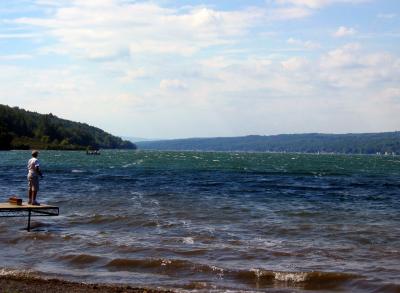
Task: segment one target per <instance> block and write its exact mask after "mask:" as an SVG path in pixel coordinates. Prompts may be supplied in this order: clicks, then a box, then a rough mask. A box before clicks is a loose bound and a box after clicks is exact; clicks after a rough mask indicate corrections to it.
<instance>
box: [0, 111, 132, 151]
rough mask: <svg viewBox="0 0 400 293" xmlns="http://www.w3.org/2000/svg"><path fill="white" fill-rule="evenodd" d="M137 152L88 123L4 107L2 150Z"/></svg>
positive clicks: (0, 119)
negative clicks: (102, 149)
mask: <svg viewBox="0 0 400 293" xmlns="http://www.w3.org/2000/svg"><path fill="white" fill-rule="evenodd" d="M30 148H38V149H53V150H54V149H56V150H57V149H59V150H82V149H99V148H107V149H115V148H121V149H135V148H136V145H135V144H133V143H131V142H129V141H123V140H122V139H121V138H119V137H116V136H113V135H111V134H109V133H107V132H105V131H103V130H101V129H99V128H96V127H93V126H89V125H87V124H85V123H79V122H73V121H69V120H65V119H60V118H58V117H57V116H54V115H52V114H46V115H43V114H39V113H35V112H29V111H25V110H23V109H19V108H18V107H13V108H12V107H9V106H5V105H0V149H2V150H8V149H30Z"/></svg>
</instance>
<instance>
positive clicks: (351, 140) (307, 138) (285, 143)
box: [136, 132, 400, 154]
mask: <svg viewBox="0 0 400 293" xmlns="http://www.w3.org/2000/svg"><path fill="white" fill-rule="evenodd" d="M136 144H137V145H138V147H139V148H141V149H154V150H199V151H259V152H268V151H269V152H302V153H318V152H326V153H343V154H376V153H382V154H384V153H386V152H387V153H393V152H394V153H397V154H400V132H384V133H362V134H319V133H310V134H282V135H271V136H260V135H250V136H244V137H216V138H190V139H174V140H162V141H145V142H138V143H136Z"/></svg>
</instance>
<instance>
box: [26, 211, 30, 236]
mask: <svg viewBox="0 0 400 293" xmlns="http://www.w3.org/2000/svg"><path fill="white" fill-rule="evenodd" d="M26 230H28V232H30V231H31V210H29V211H28V227H27V228H26Z"/></svg>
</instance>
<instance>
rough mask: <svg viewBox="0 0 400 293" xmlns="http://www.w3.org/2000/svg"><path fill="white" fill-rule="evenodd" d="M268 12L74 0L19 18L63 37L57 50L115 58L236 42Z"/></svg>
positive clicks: (191, 50) (189, 50) (188, 51)
mask: <svg viewBox="0 0 400 293" xmlns="http://www.w3.org/2000/svg"><path fill="white" fill-rule="evenodd" d="M263 17H265V11H263V10H261V9H255V8H252V9H247V10H238V11H221V10H214V9H210V8H204V7H192V8H189V9H186V10H180V9H170V8H163V7H161V6H158V5H157V4H154V3H140V2H134V3H128V2H124V1H117V0H107V1H101V2H99V1H73V2H72V3H70V4H69V5H66V6H63V7H57V8H56V10H55V13H53V14H52V15H50V16H49V17H48V18H19V19H16V20H15V22H16V23H18V24H25V25H30V26H38V27H42V28H43V29H45V30H46V31H47V32H48V33H49V34H50V35H51V36H53V37H54V38H55V39H56V40H57V44H56V45H55V46H53V48H52V49H51V51H53V52H57V53H64V54H70V55H73V56H81V57H87V58H110V57H116V56H119V55H121V54H122V55H123V54H127V53H128V54H129V53H131V54H137V53H142V52H145V53H157V54H158V53H169V54H170V53H174V54H181V55H186V56H188V55H191V54H193V53H195V52H196V51H198V50H200V49H202V48H207V47H210V46H215V45H219V44H225V43H229V42H232V41H233V40H234V39H235V38H237V37H239V36H241V35H243V34H245V33H246V32H247V31H248V29H249V28H250V27H251V26H253V25H255V23H256V22H257V21H259V20H260V19H261V18H263ZM282 17H284V16H282Z"/></svg>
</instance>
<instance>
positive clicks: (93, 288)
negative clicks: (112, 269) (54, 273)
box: [0, 275, 173, 293]
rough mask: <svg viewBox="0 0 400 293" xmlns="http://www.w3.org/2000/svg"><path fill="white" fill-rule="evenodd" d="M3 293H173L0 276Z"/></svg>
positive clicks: (29, 277) (120, 286) (0, 288)
mask: <svg viewBox="0 0 400 293" xmlns="http://www.w3.org/2000/svg"><path fill="white" fill-rule="evenodd" d="M0 292H3V293H58V292H60V293H61V292H73V293H93V292H96V293H172V292H173V291H170V290H159V289H146V288H134V287H132V286H123V285H109V284H85V283H76V282H69V281H64V280H58V279H41V278H36V277H31V276H12V275H9V276H0Z"/></svg>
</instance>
